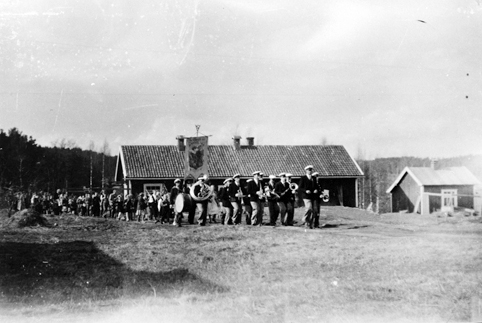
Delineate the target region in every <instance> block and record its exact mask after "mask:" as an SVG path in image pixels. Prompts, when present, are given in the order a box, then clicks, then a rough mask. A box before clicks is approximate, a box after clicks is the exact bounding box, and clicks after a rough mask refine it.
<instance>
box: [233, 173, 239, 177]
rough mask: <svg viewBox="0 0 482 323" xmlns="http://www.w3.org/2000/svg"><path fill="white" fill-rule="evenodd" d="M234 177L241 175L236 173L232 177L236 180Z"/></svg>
mask: <svg viewBox="0 0 482 323" xmlns="http://www.w3.org/2000/svg"><path fill="white" fill-rule="evenodd" d="M236 177H241V174H240V173H236V174H234V175H233V178H236Z"/></svg>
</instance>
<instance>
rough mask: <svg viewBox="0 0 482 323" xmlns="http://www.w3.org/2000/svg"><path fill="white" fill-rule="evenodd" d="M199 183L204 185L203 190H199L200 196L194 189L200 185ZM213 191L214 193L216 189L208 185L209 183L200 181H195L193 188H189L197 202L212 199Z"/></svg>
mask: <svg viewBox="0 0 482 323" xmlns="http://www.w3.org/2000/svg"><path fill="white" fill-rule="evenodd" d="M199 185H202V187H201V190H200V191H199V194H198V196H196V195H195V194H194V189H195V187H196V186H199ZM213 193H214V190H213V188H212V187H211V186H208V185H206V184H204V183H201V182H199V181H198V182H196V183H194V184H193V185H192V186H191V188H190V189H189V194H190V195H191V197H192V198H193V199H194V201H197V202H201V201H206V200H208V199H210V198H211V196H212V195H213Z"/></svg>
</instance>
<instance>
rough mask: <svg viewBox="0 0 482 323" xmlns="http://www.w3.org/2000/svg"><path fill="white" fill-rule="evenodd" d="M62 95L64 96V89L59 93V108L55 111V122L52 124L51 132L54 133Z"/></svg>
mask: <svg viewBox="0 0 482 323" xmlns="http://www.w3.org/2000/svg"><path fill="white" fill-rule="evenodd" d="M63 95H64V89H62V91H60V98H59V107H58V109H57V114H56V115H55V122H54V126H53V128H52V132H54V131H55V127H56V126H57V120H58V119H59V114H60V108H61V107H62V96H63Z"/></svg>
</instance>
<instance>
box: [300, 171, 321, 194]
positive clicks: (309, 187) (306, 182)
mask: <svg viewBox="0 0 482 323" xmlns="http://www.w3.org/2000/svg"><path fill="white" fill-rule="evenodd" d="M298 186H299V188H298V189H299V192H300V194H301V198H302V199H304V200H306V199H308V200H313V199H316V195H319V193H320V192H317V193H316V194H315V193H314V191H315V190H317V191H319V189H318V184H317V183H316V181H315V178H314V177H313V176H312V177H311V179H308V177H307V176H306V175H304V176H302V177H301V179H300V183H299V184H298ZM306 191H310V193H306Z"/></svg>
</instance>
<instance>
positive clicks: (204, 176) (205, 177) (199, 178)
mask: <svg viewBox="0 0 482 323" xmlns="http://www.w3.org/2000/svg"><path fill="white" fill-rule="evenodd" d="M207 179H208V175H206V174H204V175H202V176H199V177H198V180H203V181H205V180H207Z"/></svg>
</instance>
